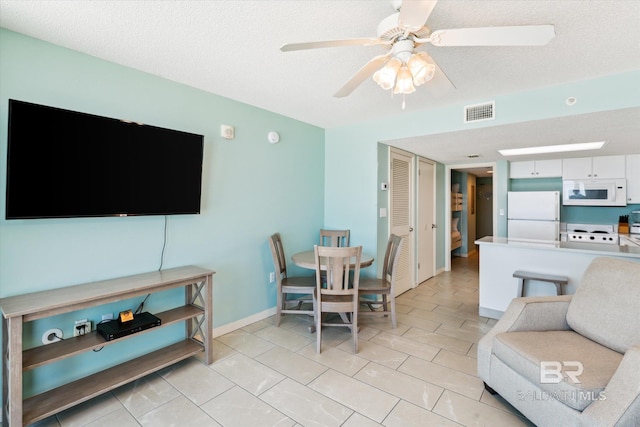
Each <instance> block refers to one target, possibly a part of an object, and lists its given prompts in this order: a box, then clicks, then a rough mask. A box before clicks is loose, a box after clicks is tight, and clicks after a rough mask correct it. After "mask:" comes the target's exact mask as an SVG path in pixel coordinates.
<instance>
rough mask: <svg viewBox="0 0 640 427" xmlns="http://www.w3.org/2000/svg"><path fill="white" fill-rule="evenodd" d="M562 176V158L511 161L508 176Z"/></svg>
mask: <svg viewBox="0 0 640 427" xmlns="http://www.w3.org/2000/svg"><path fill="white" fill-rule="evenodd" d="M560 176H562V160H560V159H554V160H535V161H534V160H529V161H522V162H511V163H510V164H509V178H554V177H560Z"/></svg>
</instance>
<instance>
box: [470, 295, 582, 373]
mask: <svg viewBox="0 0 640 427" xmlns="http://www.w3.org/2000/svg"><path fill="white" fill-rule="evenodd" d="M571 298H572V295H560V296H552V297H524V298H514V299H513V300H512V301H511V303H510V304H509V306H508V307H507V310H506V311H505V312H504V314H503V315H502V318H501V319H500V320H498V323H496V324H495V326H494V327H493V328H492V329H491V330H490V331H489V332H488V333H487V334H486V335H485V336H484V337H482V339H481V340H480V341H479V342H478V376H480V378H482V379H483V380H484V381H485V382H487V381H488V380H489V371H490V363H491V351H492V347H493V339H494V337H495V336H496V335H497V334H499V333H502V332H515V331H565V330H569V329H571V328H569V325H568V324H567V310H568V309H569V302H570V301H571Z"/></svg>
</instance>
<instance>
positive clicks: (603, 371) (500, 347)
mask: <svg viewBox="0 0 640 427" xmlns="http://www.w3.org/2000/svg"><path fill="white" fill-rule="evenodd" d="M493 352H494V354H495V355H496V357H498V358H499V359H500V360H502V361H503V362H504V363H505V364H506V365H507V366H509V367H510V368H511V369H513V370H514V371H516V372H519V373H520V375H522V376H523V377H524V378H525V379H527V380H528V381H530V382H531V383H533V384H539V387H540V388H541V389H542V390H543V391H544V392H545V393H548V398H549V399H554V400H559V401H561V402H562V403H564V404H565V405H568V406H570V407H571V408H573V409H576V410H578V411H582V410H584V409H585V408H586V407H587V406H589V405H590V404H591V403H592V402H593V401H594V400H597V399H599V398H600V392H601V391H603V390H604V388H605V387H606V385H607V384H608V383H609V381H610V380H611V377H612V376H613V374H614V373H615V371H616V369H617V368H618V365H619V364H620V361H621V360H622V354H620V353H617V352H615V351H613V350H610V349H608V348H606V347H604V346H601V345H600V344H598V343H595V342H593V341H591V340H589V339H587V338H584V337H583V336H581V335H579V334H577V333H575V332H573V331H545V332H533V331H528V332H507V333H501V334H498V335H496V338H495V340H494V344H493ZM573 361H579V362H580V363H582V367H583V368H584V370H583V372H582V373H580V374H579V375H578V376H577V379H578V380H579V381H580V383H574V381H573V380H572V379H571V378H569V377H567V376H566V375H565V376H564V378H563V379H562V381H560V382H558V383H555V382H551V381H550V382H548V383H544V382H541V378H540V377H541V374H540V373H541V362H559V363H562V362H573ZM550 369H552V370H555V368H554V367H551V368H550ZM578 369H579V368H578V367H577V366H564V367H563V368H562V371H563V372H565V373H566V372H576V373H578V372H577V370H578ZM549 379H550V380H553V378H549ZM543 398H544V396H543Z"/></svg>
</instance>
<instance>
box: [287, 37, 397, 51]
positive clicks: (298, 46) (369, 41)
mask: <svg viewBox="0 0 640 427" xmlns="http://www.w3.org/2000/svg"><path fill="white" fill-rule="evenodd" d="M378 44H391V42H390V41H387V40H382V39H379V38H377V37H368V38H360V39H344V40H326V41H319V42H306V43H287V44H283V45H282V46H280V50H281V51H282V52H291V51H293V50H304V49H320V48H324V47H342V46H374V45H378Z"/></svg>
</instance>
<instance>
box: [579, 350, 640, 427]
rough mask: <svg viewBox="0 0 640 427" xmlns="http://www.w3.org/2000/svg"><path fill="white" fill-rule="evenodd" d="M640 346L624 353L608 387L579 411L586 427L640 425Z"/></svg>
mask: <svg viewBox="0 0 640 427" xmlns="http://www.w3.org/2000/svg"><path fill="white" fill-rule="evenodd" d="M638 366H640V344H636V345H635V346H633V347H631V348H630V349H629V350H627V352H626V353H625V354H624V357H623V358H622V362H620V365H619V366H618V369H617V370H616V372H615V374H613V377H611V380H610V381H609V384H607V386H606V387H605V389H604V392H603V394H601V395H600V399H601V400H596V401H595V402H593V403H592V404H591V405H589V406H587V408H586V409H585V410H584V411H583V412H582V416H581V418H582V419H581V421H582V423H581V425H585V426H604V425H606V426H621V427H622V426H629V427H631V426H638V425H640V370H639V369H638Z"/></svg>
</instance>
